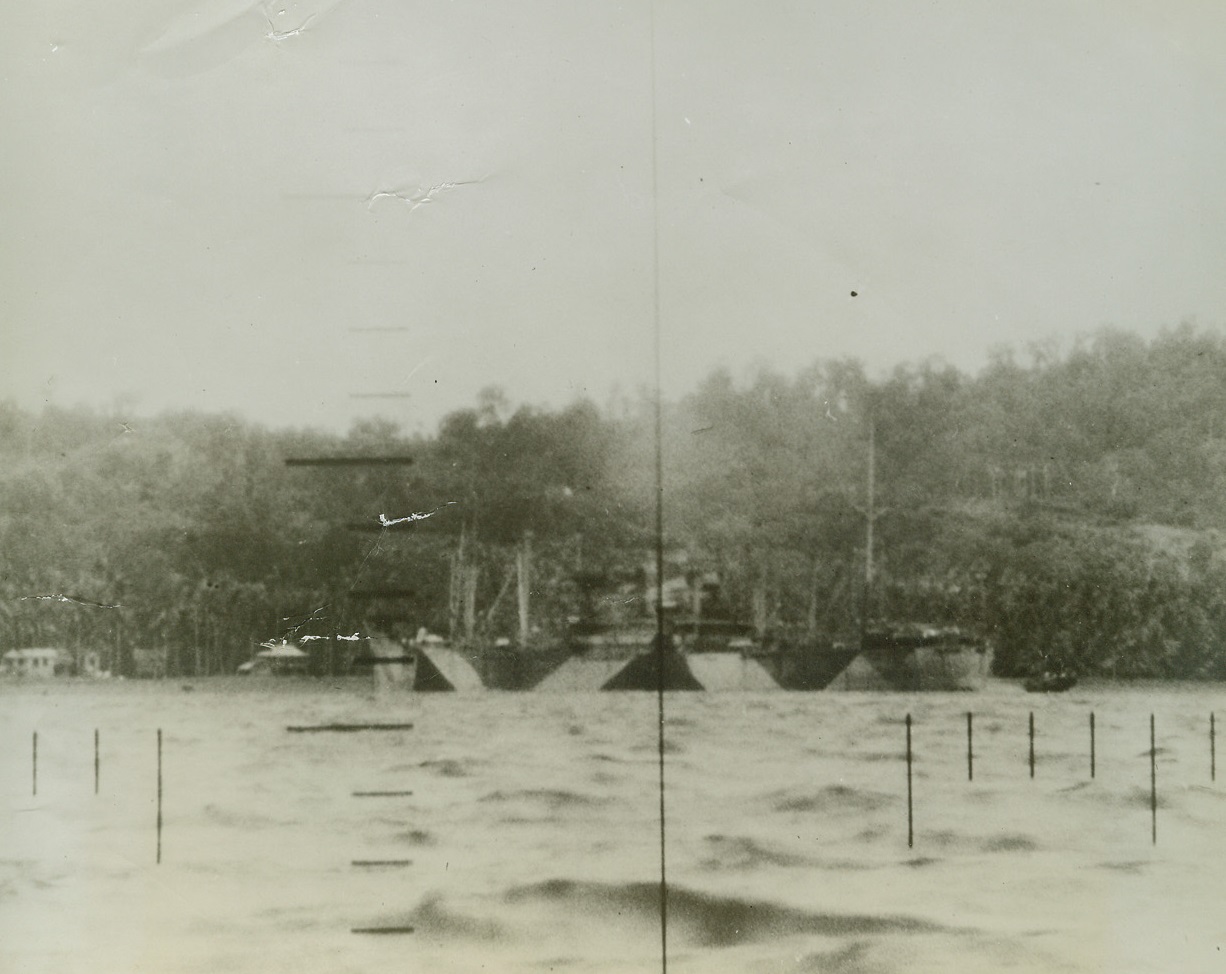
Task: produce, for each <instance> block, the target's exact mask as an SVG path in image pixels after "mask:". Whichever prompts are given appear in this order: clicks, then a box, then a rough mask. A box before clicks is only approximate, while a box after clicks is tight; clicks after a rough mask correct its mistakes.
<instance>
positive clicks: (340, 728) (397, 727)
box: [285, 724, 413, 734]
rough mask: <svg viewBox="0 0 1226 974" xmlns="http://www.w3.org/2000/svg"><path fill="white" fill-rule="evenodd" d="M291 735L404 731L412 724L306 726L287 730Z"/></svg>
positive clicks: (291, 727) (411, 726) (410, 727)
mask: <svg viewBox="0 0 1226 974" xmlns="http://www.w3.org/2000/svg"><path fill="white" fill-rule="evenodd" d="M285 729H286V730H287V731H289V732H290V733H291V734H311V733H321V732H325V731H337V732H340V733H345V732H352V731H402V730H412V729H413V725H412V724H304V725H291V726H289V727H287V728H285Z"/></svg>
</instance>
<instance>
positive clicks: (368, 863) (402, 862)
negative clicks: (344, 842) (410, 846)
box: [350, 859, 413, 867]
mask: <svg viewBox="0 0 1226 974" xmlns="http://www.w3.org/2000/svg"><path fill="white" fill-rule="evenodd" d="M350 865H353V866H365V867H377V866H411V865H413V860H412V859H354V860H353V862H352V863H351V864H350Z"/></svg>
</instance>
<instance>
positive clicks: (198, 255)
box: [0, 0, 1226, 430]
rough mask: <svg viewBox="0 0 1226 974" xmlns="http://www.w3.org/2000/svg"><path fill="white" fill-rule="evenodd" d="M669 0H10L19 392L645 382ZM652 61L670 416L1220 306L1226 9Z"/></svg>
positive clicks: (742, 45)
mask: <svg viewBox="0 0 1226 974" xmlns="http://www.w3.org/2000/svg"><path fill="white" fill-rule="evenodd" d="M649 10H650V8H649V6H648V3H647V0H638V2H633V3H625V4H617V3H610V2H594V0H587V2H580V0H496V2H487V0H456V2H444V0H430V2H411V0H341V2H339V3H329V2H327V0H306V2H302V3H285V4H281V3H271V4H268V5H262V4H259V3H256V4H254V5H252V4H250V3H246V2H243V0H204V2H197V0H107V2H106V3H96V2H85V0H46V2H42V3H38V4H30V3H27V4H10V5H8V7H7V9H6V11H5V15H4V19H3V25H4V26H3V30H2V31H0V77H2V78H3V85H2V86H0V125H3V130H4V140H3V141H4V149H3V152H0V176H2V177H3V178H2V181H0V207H2V213H0V219H2V224H3V232H0V275H2V279H0V312H2V315H3V318H2V319H0V320H2V324H0V398H7V397H10V396H11V397H13V398H15V399H16V400H17V401H18V402H19V403H20V404H22V405H23V406H27V407H38V406H39V405H41V404H42V403H43V402H46V401H50V402H53V403H57V404H60V405H72V404H75V403H78V402H84V403H89V404H93V405H97V406H100V407H109V406H112V405H115V404H116V403H120V404H122V405H123V409H125V410H130V411H133V412H135V413H139V414H147V413H151V412H154V411H158V410H161V409H164V408H168V407H195V408H201V409H206V410H215V411H221V410H225V411H237V412H239V413H241V414H243V415H245V416H248V417H250V418H252V419H255V420H258V421H261V422H265V423H269V424H273V425H289V424H293V425H319V426H327V427H332V428H341V429H343V428H345V427H347V426H348V424H349V422H350V421H351V419H352V418H353V417H354V416H356V415H369V414H372V413H375V412H379V413H382V414H385V415H387V416H389V417H391V418H393V419H396V420H398V421H400V422H402V423H404V425H405V426H406V427H407V428H410V429H413V428H420V429H424V430H429V429H432V428H433V426H434V424H435V422H436V421H437V419H438V418H439V417H440V416H441V415H442V414H443V413H445V412H447V411H449V410H451V409H455V408H459V407H461V406H465V405H470V404H471V403H472V402H473V400H474V397H475V395H476V393H477V391H478V390H479V389H481V388H482V387H483V386H487V385H491V384H496V385H500V386H503V387H504V388H505V389H506V391H507V393H508V395H509V397H510V398H511V399H512V401H515V402H520V401H527V402H533V403H542V404H561V403H564V402H566V401H568V400H570V399H571V398H573V397H575V396H577V395H586V396H589V397H591V398H593V399H594V400H595V401H597V402H598V403H603V402H605V401H607V400H608V399H609V396H610V392H611V390H613V389H614V388H615V387H620V388H621V389H622V390H623V391H624V392H626V393H631V394H632V393H633V392H634V390H635V389H636V388H637V387H638V386H639V385H640V384H642V383H644V382H647V381H649V380H650V377H651V362H652V340H651V338H652V328H653V324H652V321H653V318H652V307H653V299H652V294H653V292H652V267H651V254H652V239H653V220H652V212H653V208H652V197H651V187H652V169H651V161H652V105H653V96H652V90H651V71H650V63H651V33H652V31H651V23H652V21H651V17H650V13H649ZM655 49H656V63H657V72H656V92H655V99H654V104H655V106H656V112H657V118H656V126H655V128H656V133H657V143H656V145H657V158H658V208H659V224H658V226H659V231H658V232H659V253H660V313H661V327H662V335H663V354H664V359H663V360H664V371H665V384H666V390H667V391H668V392H669V393H670V394H676V393H680V392H684V391H685V390H687V389H689V388H691V387H692V386H693V385H694V383H695V382H696V381H697V380H698V379H699V378H700V377H701V376H702V375H704V374H705V373H707V372H708V371H709V370H710V369H711V368H712V367H714V366H716V365H720V364H722V365H726V366H728V367H729V368H731V369H732V371H733V372H734V373H740V372H742V371H744V370H745V369H747V368H749V367H750V366H752V365H753V364H754V363H765V364H768V365H771V366H773V367H776V368H781V369H784V370H788V371H791V370H793V369H795V368H797V367H799V366H801V365H804V364H807V363H808V362H810V361H812V360H814V359H817V358H832V357H842V356H855V357H858V358H861V359H863V360H864V361H865V362H866V364H867V365H868V366H869V368H870V370H871V371H874V372H880V371H884V370H887V369H889V368H891V367H893V366H894V365H895V364H897V363H899V362H915V361H918V360H920V359H923V358H925V357H928V356H940V357H942V358H944V359H946V360H948V361H950V362H952V363H954V364H955V365H958V366H960V367H963V368H966V369H969V370H974V369H977V368H979V367H980V366H981V365H982V364H983V363H984V361H985V359H986V355H987V353H988V351H989V349H991V348H992V347H993V346H998V345H1002V344H1008V345H1014V346H1018V347H1024V346H1025V344H1026V343H1027V342H1029V341H1034V340H1042V339H1046V338H1048V337H1050V336H1058V337H1063V338H1064V339H1065V340H1066V341H1067V340H1068V339H1070V338H1071V336H1073V335H1075V334H1077V333H1080V332H1086V331H1089V330H1093V329H1095V328H1097V327H1099V326H1101V325H1104V324H1108V323H1111V324H1116V325H1119V326H1122V327H1126V328H1130V329H1135V330H1137V331H1139V332H1141V333H1142V334H1145V335H1152V334H1154V333H1156V332H1157V330H1158V329H1159V328H1160V327H1162V326H1163V325H1172V324H1177V323H1178V322H1179V321H1181V320H1184V319H1187V318H1192V319H1194V320H1196V321H1198V322H1199V323H1201V324H1206V325H1217V324H1221V323H1224V322H1226V266H1224V265H1226V261H1224V256H1226V57H1223V56H1222V52H1223V50H1226V7H1223V5H1221V4H1220V3H1219V2H1216V0H1204V2H1197V0H1154V2H1127V0H1101V2H1099V0H1091V2H1076V0H1058V2H1048V0H1027V2H1026V3H1001V2H999V0H990V2H982V3H979V2H974V0H956V2H920V0H891V2H888V3H884V2H883V3H874V2H862V0H855V2H852V0H847V2H843V0H809V2H803V3H787V2H776V0H772V2H769V3H748V2H739V3H732V2H721V0H657V2H656V14H655ZM852 291H855V292H857V296H856V297H852V296H851V292H852ZM363 329H367V330H363ZM369 329H401V330H383V331H377V330H369ZM355 393H366V394H369V393H398V394H405V393H407V394H408V398H399V399H388V400H373V399H357V398H353V394H355Z"/></svg>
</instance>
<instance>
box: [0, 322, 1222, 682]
mask: <svg viewBox="0 0 1226 974" xmlns="http://www.w3.org/2000/svg"><path fill="white" fill-rule="evenodd" d="M870 427H871V428H872V430H873V432H874V440H875V444H876V450H875V458H876V478H875V479H876V487H877V492H876V493H877V503H876V505H875V508H876V510H877V513H878V516H877V519H876V539H877V540H876V544H875V546H874V561H875V565H876V569H877V575H876V578H877V584H876V586H875V588H874V590H873V593H872V597H871V598H870V599H869V603H868V607H867V611H868V614H869V615H870V616H871V617H874V618H881V619H896V620H899V619H923V620H925V621H932V622H937V623H942V622H944V623H955V624H959V625H963V626H966V627H969V628H971V629H974V630H977V631H980V632H982V633H984V634H985V635H987V636H989V637H990V638H991V639H992V640H993V642H994V643H995V645H996V649H997V654H996V656H997V666H998V670H999V671H1000V672H1001V673H1003V674H1015V673H1022V672H1027V671H1029V670H1030V669H1032V668H1034V667H1035V666H1038V665H1040V664H1041V663H1043V662H1044V660H1045V659H1048V660H1050V659H1051V658H1052V657H1058V658H1059V659H1060V660H1062V661H1063V662H1065V663H1067V664H1068V665H1072V666H1074V667H1076V668H1077V669H1079V670H1081V671H1082V672H1094V673H1105V674H1116V675H1119V676H1121V677H1122V676H1170V677H1196V678H1221V677H1222V676H1224V675H1226V566H1224V564H1223V559H1222V557H1221V555H1220V550H1221V544H1220V540H1219V539H1220V535H1219V532H1220V531H1221V529H1223V528H1224V527H1226V341H1224V340H1223V338H1222V336H1221V335H1220V334H1218V333H1216V332H1213V331H1206V330H1198V329H1195V328H1193V327H1191V326H1183V327H1180V328H1178V329H1174V330H1170V331H1167V332H1164V333H1163V334H1162V335H1161V336H1159V337H1158V338H1157V339H1155V340H1153V341H1151V342H1146V341H1143V340H1141V339H1139V338H1137V337H1135V336H1132V335H1129V334H1125V333H1121V332H1117V331H1103V332H1101V333H1098V334H1096V335H1094V336H1092V337H1089V338H1086V339H1084V340H1083V341H1081V342H1079V343H1078V344H1077V345H1076V346H1075V347H1074V348H1072V349H1071V350H1069V351H1067V352H1064V353H1059V352H1056V351H1054V350H1051V349H1045V348H1034V349H1031V350H1030V351H1029V352H1028V353H1027V354H1025V355H1021V356H1019V355H1017V354H1015V353H1012V352H1002V353H1000V354H998V355H996V356H995V357H994V358H993V360H992V361H991V363H990V364H989V366H988V367H987V368H986V369H984V370H983V371H982V372H981V373H980V374H979V375H977V376H968V375H966V374H964V373H962V372H960V371H958V370H956V369H954V368H951V367H949V366H946V365H942V364H940V363H933V362H929V363H924V364H921V365H917V366H910V367H904V368H900V369H898V370H897V371H895V372H894V373H893V374H892V375H890V376H889V377H888V378H885V379H882V380H870V379H869V378H868V377H867V376H866V374H865V372H864V370H863V368H862V367H861V366H860V365H858V364H857V363H855V362H850V361H835V362H824V363H817V364H814V365H812V366H810V367H808V368H805V369H803V370H802V371H800V372H799V373H796V374H793V375H781V374H778V373H774V372H771V371H769V370H764V369H763V370H759V371H756V372H753V373H749V374H746V375H743V376H733V375H731V374H729V373H727V372H717V373H715V374H712V375H710V376H709V377H708V378H707V379H706V380H705V381H704V382H703V383H702V384H701V386H700V387H699V388H697V389H696V390H695V391H693V392H692V393H691V394H689V395H687V396H685V397H684V398H683V399H681V400H680V401H674V402H668V403H666V404H665V408H664V437H663V451H664V458H665V490H664V497H665V522H666V531H667V541H668V545H669V549H670V552H672V553H673V555H674V556H675V557H676V558H678V559H679V558H680V557H681V553H684V556H685V566H686V568H687V570H689V571H691V572H693V573H696V574H704V575H705V574H706V573H717V574H718V577H719V578H720V580H721V582H722V587H721V590H720V603H721V604H720V605H719V606H718V607H717V608H718V609H719V610H721V611H723V612H726V613H728V614H729V615H732V616H734V617H737V618H740V619H742V620H744V621H749V622H753V623H755V624H756V625H757V626H758V627H759V628H760V630H761V631H762V632H763V633H765V634H766V635H767V637H768V638H769V639H771V640H773V641H775V642H777V643H781V644H787V645H791V646H794V647H798V648H803V647H810V646H817V645H820V644H821V643H823V642H826V641H829V640H833V639H838V638H846V637H850V636H853V635H854V633H855V631H856V627H857V624H858V619H859V617H860V613H861V611H862V605H863V584H862V579H863V576H864V537H865V532H864V524H865V510H864V505H865V482H866V473H867V458H868V441H869V431H870ZM653 431H654V420H653V411H652V404H651V403H650V402H649V401H648V399H647V397H643V398H642V400H641V401H635V402H627V401H622V402H620V403H615V404H612V405H609V406H605V407H603V408H601V407H597V406H596V405H594V404H592V403H590V402H586V401H581V402H576V403H574V404H572V405H570V406H568V407H566V408H564V409H561V410H544V409H538V408H533V407H530V406H519V407H515V408H513V407H512V406H511V405H510V404H509V403H508V402H507V400H506V398H505V396H504V395H503V394H502V393H500V392H499V391H497V390H490V391H488V392H487V393H485V394H483V395H482V396H481V398H480V401H479V402H478V403H477V404H476V405H475V406H474V407H473V408H471V409H467V410H463V411H460V412H457V413H454V414H452V415H450V416H448V417H446V418H445V419H444V420H443V422H442V423H441V424H440V425H439V428H438V430H437V432H436V433H435V434H433V435H432V436H428V437H405V436H403V435H401V434H400V432H399V431H398V429H397V428H396V427H395V426H393V425H391V424H389V423H386V422H383V421H368V422H362V423H359V424H357V425H355V426H354V427H353V428H352V429H351V430H350V432H349V433H348V434H347V435H346V436H343V437H342V436H336V435H330V434H324V433H320V432H315V431H307V430H276V431H273V430H267V429H264V428H262V427H259V426H256V425H253V424H252V423H249V422H246V421H243V420H241V419H238V418H236V417H233V416H211V415H199V414H192V413H181V414H172V415H163V416H159V417H157V418H152V419H144V420H142V419H139V418H134V417H132V416H128V415H120V414H118V413H110V414H104V413H98V412H93V411H89V410H85V409H70V410H69V409H59V408H48V409H46V410H44V411H43V412H42V413H40V414H31V413H28V412H25V411H22V410H20V409H18V408H17V407H15V406H13V405H12V404H7V405H0V649H8V648H12V647H16V646H31V645H57V646H67V647H85V648H93V649H100V650H102V651H103V653H104V656H105V659H106V660H107V661H108V662H109V664H110V665H112V666H114V667H116V668H122V667H123V666H124V661H125V660H126V659H127V658H128V655H129V654H130V651H131V649H133V648H135V647H146V646H158V647H169V649H170V651H171V659H172V667H173V669H174V670H175V671H176V672H179V673H184V674H192V673H208V672H230V671H232V670H233V668H234V666H236V665H237V663H238V662H241V661H242V660H243V659H245V658H247V656H248V655H249V654H250V652H251V650H252V648H253V645H254V644H255V643H257V642H259V641H261V640H265V639H269V638H279V637H281V636H285V635H297V636H302V635H327V634H329V633H337V632H339V633H353V632H354V631H356V630H358V629H359V628H360V627H361V625H362V620H363V619H364V618H369V616H370V614H371V613H372V612H374V611H384V609H377V608H376V609H372V602H371V600H369V599H365V600H364V599H362V598H359V597H358V596H360V595H363V594H364V593H369V592H370V590H372V589H373V590H379V589H408V590H409V593H408V594H407V595H406V596H404V597H403V598H401V599H399V600H398V601H397V609H398V611H400V612H403V613H404V614H406V615H407V617H408V618H410V619H412V620H414V624H420V625H424V626H427V627H429V628H431V629H432V630H434V631H438V632H442V633H444V634H450V635H452V636H454V637H456V638H465V639H469V640H472V641H475V642H487V641H489V640H492V639H494V638H497V637H507V638H510V639H512V640H513V641H514V639H515V638H516V636H517V625H518V621H517V613H516V592H515V582H514V576H513V570H514V565H515V558H516V552H517V550H518V549H519V548H520V547H521V546H523V545H524V544H525V538H526V537H527V538H530V542H529V544H530V550H531V555H530V557H531V561H532V565H533V596H532V600H533V601H532V618H533V623H534V626H535V627H536V628H535V630H534V632H533V633H532V637H531V642H532V644H533V645H534V646H536V647H540V646H546V645H549V644H550V643H551V642H553V641H556V640H557V639H558V638H559V636H560V635H561V633H562V631H563V629H564V627H565V624H566V620H567V619H568V617H573V616H575V615H577V614H579V613H588V612H593V611H603V612H606V613H613V614H616V613H621V614H623V615H625V614H633V613H635V612H642V611H645V608H644V604H643V601H642V598H641V596H642V582H643V571H644V565H645V562H646V556H647V552H648V551H649V549H650V546H651V544H652V540H653V530H654V507H653V505H654V503H655V487H654V479H653V477H654V472H653V471H654V439H653V436H654V432H653ZM360 453H367V454H369V453H384V454H386V453H395V454H408V455H411V456H412V457H413V458H414V460H415V462H414V464H413V465H412V466H411V467H386V468H368V469H355V468H335V469H333V468H299V467H288V466H286V464H285V463H284V461H285V459H286V458H290V457H305V456H327V455H341V454H346V455H348V454H360ZM413 514H418V515H422V514H429V516H428V517H424V518H418V519H416V520H411V521H401V522H400V523H398V524H395V525H393V526H392V527H387V528H384V527H382V526H381V522H380V515H382V516H383V517H384V518H385V519H387V520H395V519H398V518H406V517H408V516H409V515H413ZM610 593H613V597H610ZM714 610H715V609H714V608H712V611H714Z"/></svg>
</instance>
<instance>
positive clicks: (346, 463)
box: [285, 456, 413, 467]
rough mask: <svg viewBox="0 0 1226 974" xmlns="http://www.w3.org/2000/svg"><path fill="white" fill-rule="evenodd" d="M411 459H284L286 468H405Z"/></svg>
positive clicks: (389, 457)
mask: <svg viewBox="0 0 1226 974" xmlns="http://www.w3.org/2000/svg"><path fill="white" fill-rule="evenodd" d="M412 463H413V458H412V457H396V456H373V457H286V458H285V465H286V466H287V467H395V466H400V467H407V466H409V465H410V464H412Z"/></svg>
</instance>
